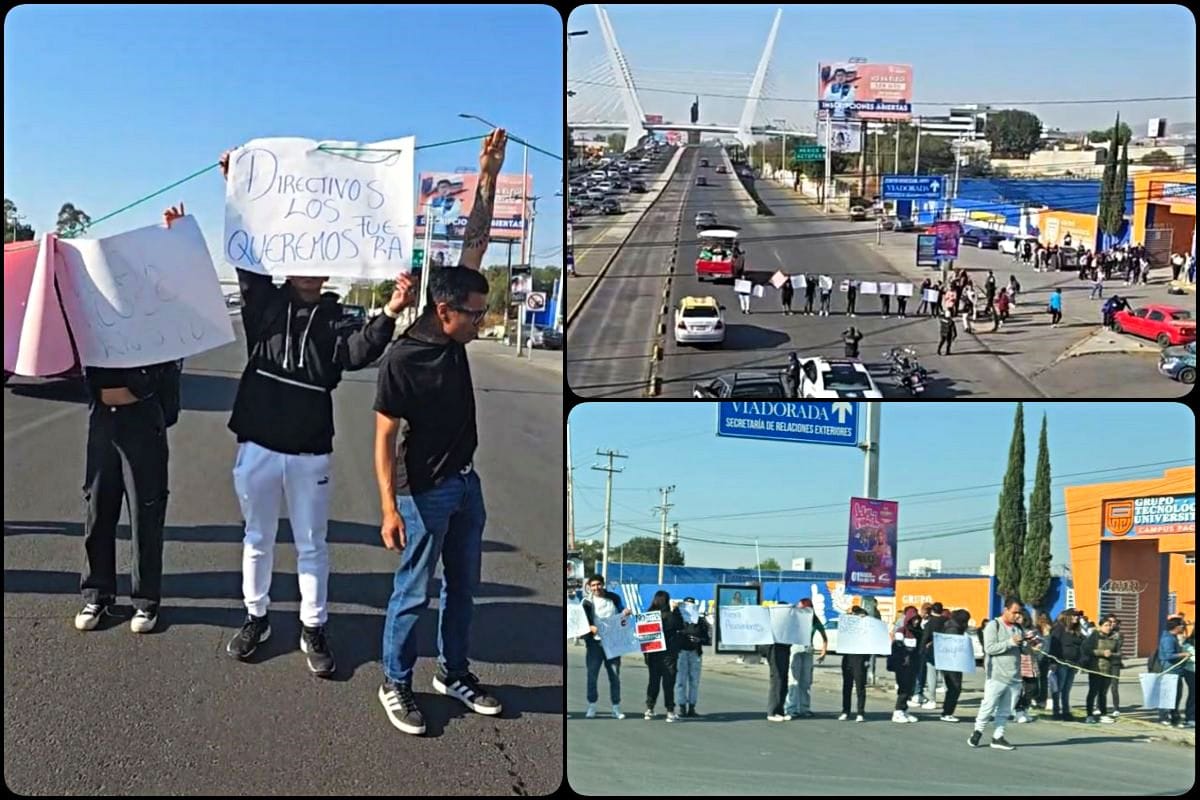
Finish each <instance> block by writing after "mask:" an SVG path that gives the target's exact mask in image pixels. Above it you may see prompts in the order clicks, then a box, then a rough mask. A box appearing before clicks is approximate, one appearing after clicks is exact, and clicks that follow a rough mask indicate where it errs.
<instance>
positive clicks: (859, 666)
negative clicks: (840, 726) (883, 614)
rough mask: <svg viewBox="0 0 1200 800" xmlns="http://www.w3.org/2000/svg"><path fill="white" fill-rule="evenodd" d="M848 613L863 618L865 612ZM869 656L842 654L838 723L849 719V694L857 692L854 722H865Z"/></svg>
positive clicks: (851, 611) (855, 610) (865, 614)
mask: <svg viewBox="0 0 1200 800" xmlns="http://www.w3.org/2000/svg"><path fill="white" fill-rule="evenodd" d="M850 613H851V614H854V615H855V616H859V617H865V616H867V612H866V611H864V610H863V608H862V607H861V606H854V607H853V608H851V609H850ZM868 658H870V656H868V655H865V654H862V653H842V713H841V716H839V717H838V720H839V721H840V722H845V721H846V720H848V719H850V692H851V691H853V690H855V689H857V691H858V715H857V716H856V717H855V718H854V721H855V722H865V721H866V718H865V717H863V714H864V713H866V709H867V659H868Z"/></svg>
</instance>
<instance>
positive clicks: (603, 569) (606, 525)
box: [592, 450, 629, 583]
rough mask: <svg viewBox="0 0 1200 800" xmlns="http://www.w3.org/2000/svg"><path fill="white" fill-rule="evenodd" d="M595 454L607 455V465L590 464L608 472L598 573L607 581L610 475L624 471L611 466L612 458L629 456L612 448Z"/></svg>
mask: <svg viewBox="0 0 1200 800" xmlns="http://www.w3.org/2000/svg"><path fill="white" fill-rule="evenodd" d="M596 455H598V456H607V457H608V466H607V467H602V466H597V465H595V464H593V465H592V469H594V470H596V471H597V472H607V473H608V485H607V486H606V488H605V491H604V553H603V556H604V562H603V566H602V567H601V568H600V575H601V576H602V577H603V578H604V580H605V582H606V583H607V582H608V541H609V539H610V538H611V537H612V476H613V473H614V472H624V470H622V469H616V468H615V467H614V466H613V459H614V458H629V456H625V455H621V454H620V453H618V452H616V451H614V450H597V451H596Z"/></svg>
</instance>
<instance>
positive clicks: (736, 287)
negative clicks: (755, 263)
mask: <svg viewBox="0 0 1200 800" xmlns="http://www.w3.org/2000/svg"><path fill="white" fill-rule="evenodd" d="M753 289H754V284H753V283H751V282H750V281H747V280H742V279H741V278H738V279H736V280H734V282H733V291H734V292H735V293H736V294H750V292H751V291H752V290H753Z"/></svg>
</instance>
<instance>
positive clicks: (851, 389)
mask: <svg viewBox="0 0 1200 800" xmlns="http://www.w3.org/2000/svg"><path fill="white" fill-rule="evenodd" d="M798 394H799V396H800V397H802V398H805V399H810V398H823V397H846V398H858V399H863V400H881V399H883V394H882V393H881V392H880V391H879V387H877V386H876V385H875V381H874V379H873V378H872V377H871V373H870V372H868V371H867V368H866V366H865V365H864V364H863V363H862V362H861V361H854V360H852V359H824V358H819V357H817V358H802V359H800V387H799V392H798Z"/></svg>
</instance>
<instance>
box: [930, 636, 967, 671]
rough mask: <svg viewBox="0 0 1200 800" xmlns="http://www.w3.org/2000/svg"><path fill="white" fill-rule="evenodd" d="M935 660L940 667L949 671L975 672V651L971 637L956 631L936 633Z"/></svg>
mask: <svg viewBox="0 0 1200 800" xmlns="http://www.w3.org/2000/svg"><path fill="white" fill-rule="evenodd" d="M933 660H934V663H936V664H937V668H938V669H941V670H945V671H947V672H974V671H975V651H974V650H973V649H972V647H971V637H969V636H966V635H959V634H954V633H935V634H934V635H933Z"/></svg>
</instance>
